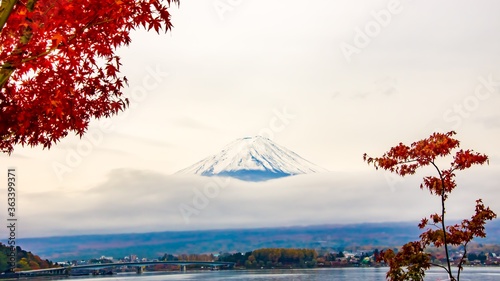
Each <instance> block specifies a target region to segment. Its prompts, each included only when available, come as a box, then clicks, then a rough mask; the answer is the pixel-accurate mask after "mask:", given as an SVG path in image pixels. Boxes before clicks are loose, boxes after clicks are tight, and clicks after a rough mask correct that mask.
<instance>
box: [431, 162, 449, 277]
mask: <svg viewBox="0 0 500 281" xmlns="http://www.w3.org/2000/svg"><path fill="white" fill-rule="evenodd" d="M430 163H431V164H432V166H434V168H436V170H437V172H438V174H439V178H440V179H441V227H442V228H443V243H444V252H445V254H446V264H447V266H448V268H447V269H446V271H447V272H448V275H449V277H450V279H452V280H453V279H454V278H453V274H452V271H451V264H450V254H449V253H448V241H447V235H446V224H445V221H444V215H445V214H446V208H445V204H444V203H445V201H446V199H445V184H444V178H443V174H442V173H441V170H440V169H439V168H438V166H437V165H436V163H434V161H430Z"/></svg>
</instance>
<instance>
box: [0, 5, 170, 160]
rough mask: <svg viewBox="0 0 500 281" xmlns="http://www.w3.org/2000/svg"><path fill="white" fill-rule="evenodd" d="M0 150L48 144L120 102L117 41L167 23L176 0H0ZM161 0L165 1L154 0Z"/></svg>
mask: <svg viewBox="0 0 500 281" xmlns="http://www.w3.org/2000/svg"><path fill="white" fill-rule="evenodd" d="M0 1H1V5H0V150H1V151H2V152H8V153H10V152H12V150H13V146H14V145H16V144H22V145H25V144H27V145H31V146H34V145H39V144H41V145H43V146H44V147H50V146H51V145H52V144H54V143H55V142H57V141H58V140H59V139H61V138H62V137H64V136H66V135H67V134H68V132H69V131H74V132H75V133H77V134H78V135H80V136H81V135H82V134H83V133H84V132H85V130H86V129H87V126H88V124H89V121H90V120H91V118H101V117H108V116H110V115H113V114H116V113H117V112H119V111H120V110H123V109H124V108H125V107H126V106H127V104H128V100H127V99H126V98H124V97H123V95H122V90H123V88H124V86H125V85H126V84H127V79H126V78H125V77H122V76H120V75H119V72H120V65H121V64H120V58H119V57H118V56H117V55H116V54H115V51H116V49H117V48H118V47H120V46H123V45H128V44H129V43H130V42H131V38H130V31H131V30H133V29H136V28H140V27H143V28H146V29H148V30H151V29H153V30H155V31H156V32H159V31H160V30H165V31H168V30H170V29H171V27H172V24H171V22H170V14H169V12H168V10H167V9H168V8H169V6H170V4H171V2H175V3H177V4H178V0H166V1H161V0H25V1H20V0H0ZM162 2H165V3H162Z"/></svg>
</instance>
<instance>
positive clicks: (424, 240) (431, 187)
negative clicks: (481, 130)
mask: <svg viewBox="0 0 500 281" xmlns="http://www.w3.org/2000/svg"><path fill="white" fill-rule="evenodd" d="M454 135H455V132H453V131H452V132H448V133H444V134H443V133H434V134H432V135H431V136H430V137H429V138H427V139H423V140H420V141H417V142H414V143H412V144H411V145H410V146H407V145H404V144H402V143H400V144H398V145H397V146H395V147H392V148H391V149H390V150H389V151H388V152H386V153H385V154H384V155H382V157H377V158H373V157H369V156H368V155H367V154H365V155H364V156H363V159H364V161H366V162H367V163H368V164H371V165H374V166H375V168H376V169H378V168H381V169H384V170H388V171H390V172H393V173H396V174H398V175H400V176H406V175H413V174H414V173H415V172H416V171H417V170H418V169H419V168H421V167H424V166H432V167H434V168H435V170H436V172H437V175H436V176H427V177H424V179H423V183H422V184H421V185H420V188H421V189H427V190H428V191H429V192H430V193H431V194H432V195H436V196H439V197H440V199H441V210H440V212H439V213H435V214H431V215H430V216H429V217H428V218H423V219H422V221H421V222H420V224H419V225H418V226H419V228H420V229H423V230H424V232H423V233H422V234H421V235H420V240H419V241H413V242H409V243H407V244H405V245H404V246H403V247H402V248H401V249H400V251H398V252H397V253H395V252H394V251H393V250H390V249H389V250H386V251H382V252H381V253H380V256H379V260H382V261H384V262H386V263H387V264H388V265H389V271H388V272H387V278H388V279H389V280H392V281H396V280H398V281H400V280H423V278H424V275H425V270H426V269H428V268H430V266H431V265H435V266H439V267H442V268H443V269H444V270H446V272H447V274H448V276H449V279H450V280H460V273H461V271H462V270H463V267H462V265H463V264H464V263H465V262H466V256H467V245H468V244H469V242H471V241H472V240H473V238H475V237H486V232H485V224H486V222H487V221H489V220H493V219H494V218H496V214H495V213H494V212H493V211H492V210H490V208H489V207H486V206H484V204H483V202H482V200H481V199H478V200H476V208H475V213H474V214H473V215H472V217H471V218H470V219H464V220H463V221H462V222H461V223H459V224H454V225H447V224H446V223H445V215H446V204H445V203H446V200H447V199H448V196H449V194H450V193H451V192H452V191H453V190H454V189H455V188H456V182H455V172H456V171H460V170H465V169H467V168H470V167H471V166H472V165H477V164H479V165H482V164H484V163H487V162H488V157H487V156H486V155H484V154H481V153H477V152H474V151H472V150H463V149H459V145H460V142H459V141H458V140H456V139H455V138H453V136H454ZM453 152H454V155H453V161H452V162H451V163H450V166H449V167H448V168H447V169H442V168H440V167H439V166H438V165H437V163H436V160H437V159H438V158H441V157H445V156H448V155H452V153H453ZM428 246H434V247H437V248H441V247H443V248H444V252H445V255H446V264H445V265H441V264H432V263H431V257H430V255H429V254H428V253H426V252H425V249H426V247H428ZM449 246H462V247H463V249H464V251H465V253H464V255H463V257H462V259H461V260H459V261H458V264H457V265H458V271H457V273H456V274H455V273H454V272H452V268H451V260H450V256H449Z"/></svg>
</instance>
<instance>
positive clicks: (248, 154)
mask: <svg viewBox="0 0 500 281" xmlns="http://www.w3.org/2000/svg"><path fill="white" fill-rule="evenodd" d="M324 171H326V170H325V169H323V168H321V167H319V166H317V165H315V164H313V163H311V162H309V161H307V160H306V159H304V158H302V157H300V156H299V155H297V154H296V153H295V152H293V151H291V150H289V149H287V148H285V147H283V146H280V145H278V144H276V143H275V142H273V141H271V140H270V139H268V138H265V137H261V136H255V137H246V138H242V139H238V140H236V141H234V142H232V143H230V144H228V145H227V146H226V147H224V149H223V150H222V151H221V152H219V153H218V154H216V155H212V156H209V157H207V158H205V159H203V160H201V161H199V162H198V163H196V164H194V165H192V166H190V167H188V168H186V169H183V170H181V171H179V172H177V173H178V174H195V175H201V176H228V177H234V178H238V179H241V180H247V181H262V180H268V179H273V178H280V177H286V176H292V175H298V174H309V173H318V172H324Z"/></svg>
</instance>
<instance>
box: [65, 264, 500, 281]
mask: <svg viewBox="0 0 500 281" xmlns="http://www.w3.org/2000/svg"><path fill="white" fill-rule="evenodd" d="M386 270H387V269H386V268H335V269H295V270H265V269H264V270H227V271H211V272H189V271H188V272H186V273H182V272H178V273H177V272H176V273H162V274H158V273H147V272H146V273H143V274H141V275H137V274H117V275H113V276H109V277H91V278H89V277H83V278H76V277H71V278H64V279H63V280H67V281H69V280H74V281H77V280H78V281H82V279H83V280H86V279H87V280H88V279H91V280H102V281H132V280H134V281H136V280H137V281H146V280H155V281H163V280H166V281H167V280H241V281H260V280H262V281H264V280H271V281H285V280H286V281H326V280H335V281H384V280H386V279H385V273H386ZM60 280H61V279H60ZM425 280H426V281H437V280H441V281H444V280H448V279H447V278H446V275H445V274H443V271H442V270H440V269H437V268H436V269H431V270H429V271H427V273H426V279H425ZM460 280H461V281H493V280H500V268H498V267H495V268H465V270H464V271H463V272H462V274H461V277H460Z"/></svg>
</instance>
